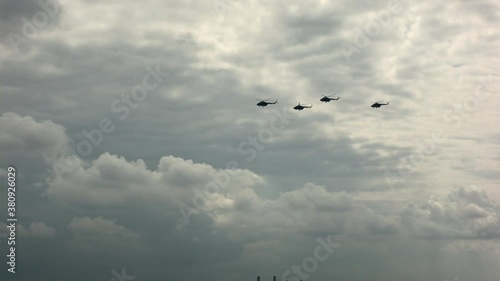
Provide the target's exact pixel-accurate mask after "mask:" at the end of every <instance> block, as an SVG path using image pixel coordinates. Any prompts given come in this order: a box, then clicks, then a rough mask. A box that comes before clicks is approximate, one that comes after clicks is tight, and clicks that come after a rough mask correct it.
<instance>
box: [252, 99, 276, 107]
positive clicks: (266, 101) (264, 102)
mask: <svg viewBox="0 0 500 281" xmlns="http://www.w3.org/2000/svg"><path fill="white" fill-rule="evenodd" d="M257 100H259V99H257ZM268 100H269V99H267V100H259V101H260V102H258V103H257V106H260V107H264V106H267V105H268V104H277V103H278V100H275V101H274V102H268Z"/></svg>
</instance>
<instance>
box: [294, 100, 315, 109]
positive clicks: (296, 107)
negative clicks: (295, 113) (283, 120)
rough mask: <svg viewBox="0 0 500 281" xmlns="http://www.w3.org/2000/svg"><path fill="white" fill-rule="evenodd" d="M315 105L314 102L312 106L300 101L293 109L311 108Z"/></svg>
mask: <svg viewBox="0 0 500 281" xmlns="http://www.w3.org/2000/svg"><path fill="white" fill-rule="evenodd" d="M311 107H313V106H312V104H311V105H310V106H304V105H300V102H299V104H298V105H296V106H295V107H294V108H293V109H295V110H303V109H304V108H311Z"/></svg>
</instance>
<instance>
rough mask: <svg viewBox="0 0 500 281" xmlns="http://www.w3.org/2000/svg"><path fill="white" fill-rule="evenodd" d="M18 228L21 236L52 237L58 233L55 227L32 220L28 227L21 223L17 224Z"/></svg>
mask: <svg viewBox="0 0 500 281" xmlns="http://www.w3.org/2000/svg"><path fill="white" fill-rule="evenodd" d="M16 230H17V233H19V234H20V235H21V236H29V237H36V238H52V237H54V235H55V234H56V230H55V229H54V228H53V227H51V226H48V225H46V224H45V223H43V222H32V223H30V225H29V227H28V228H25V227H24V226H22V225H21V224H20V225H17V229H16Z"/></svg>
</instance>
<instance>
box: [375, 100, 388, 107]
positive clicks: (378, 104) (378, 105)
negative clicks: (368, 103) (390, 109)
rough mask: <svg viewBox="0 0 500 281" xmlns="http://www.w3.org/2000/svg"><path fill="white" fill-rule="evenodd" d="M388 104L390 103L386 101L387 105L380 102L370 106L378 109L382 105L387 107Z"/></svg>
mask: <svg viewBox="0 0 500 281" xmlns="http://www.w3.org/2000/svg"><path fill="white" fill-rule="evenodd" d="M389 103H390V101H388V102H387V103H382V102H380V101H378V102H376V103H374V104H372V107H373V108H380V107H381V106H382V105H388V104H389Z"/></svg>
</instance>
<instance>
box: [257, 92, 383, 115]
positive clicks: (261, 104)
mask: <svg viewBox="0 0 500 281" xmlns="http://www.w3.org/2000/svg"><path fill="white" fill-rule="evenodd" d="M339 99H340V97H336V98H335V97H332V96H325V95H323V97H322V98H321V99H320V101H321V102H323V103H327V102H330V101H332V100H339ZM257 100H258V101H259V102H258V103H257V106H259V107H266V106H268V105H269V104H277V103H278V100H275V101H272V102H271V101H270V99H267V100H259V99H257ZM389 102H390V101H388V102H386V103H384V102H383V101H378V102H375V103H374V104H372V105H371V107H372V108H380V107H381V106H383V105H389ZM312 107H313V105H312V104H311V105H307V106H306V105H301V104H300V102H299V104H298V105H296V106H294V107H293V109H295V110H298V111H301V110H304V108H312Z"/></svg>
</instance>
